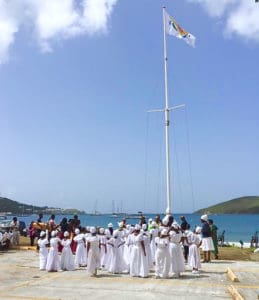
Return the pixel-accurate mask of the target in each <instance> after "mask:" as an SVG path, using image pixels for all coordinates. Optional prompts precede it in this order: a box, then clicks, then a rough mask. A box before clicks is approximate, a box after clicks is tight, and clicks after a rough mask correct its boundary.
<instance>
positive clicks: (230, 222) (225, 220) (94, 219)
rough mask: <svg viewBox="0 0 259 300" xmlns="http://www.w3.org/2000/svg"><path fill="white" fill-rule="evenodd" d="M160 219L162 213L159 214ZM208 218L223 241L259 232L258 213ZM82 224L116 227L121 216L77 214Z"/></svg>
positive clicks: (190, 218)
mask: <svg viewBox="0 0 259 300" xmlns="http://www.w3.org/2000/svg"><path fill="white" fill-rule="evenodd" d="M181 215H182V214H174V218H175V220H176V221H177V222H179V223H180V216H181ZM183 215H185V217H186V219H187V222H188V223H189V224H190V225H191V229H193V228H195V226H196V225H201V222H200V215H198V214H183ZM49 216H50V215H45V216H44V217H43V221H44V222H46V221H47V220H48V218H49ZM145 216H146V220H148V219H149V218H154V217H155V215H154V214H145ZM160 216H161V219H162V218H163V216H164V215H163V214H160ZM64 217H66V218H67V219H68V220H69V219H71V218H73V215H56V219H55V221H56V223H57V224H58V223H59V222H60V221H61V220H62V218H64ZM37 218H38V216H37V215H30V216H21V217H18V219H19V220H23V221H25V223H26V225H27V226H29V224H30V222H31V221H36V220H37ZM209 218H210V219H212V220H213V222H214V224H215V225H216V226H217V227H218V234H221V233H222V231H223V230H225V242H239V241H240V240H242V241H243V242H246V243H248V242H250V241H251V237H252V235H254V234H255V232H256V231H258V232H259V215H227V214H226V215H223V214H221V215H209ZM79 219H80V221H81V224H82V226H101V227H104V228H105V227H107V224H108V223H110V222H111V223H113V227H114V228H116V227H118V222H119V221H120V220H121V217H112V216H111V215H108V214H107V215H96V216H92V215H79ZM127 223H128V224H136V223H138V219H137V218H133V219H127Z"/></svg>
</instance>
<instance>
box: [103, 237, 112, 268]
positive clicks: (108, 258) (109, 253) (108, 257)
mask: <svg viewBox="0 0 259 300" xmlns="http://www.w3.org/2000/svg"><path fill="white" fill-rule="evenodd" d="M106 239H107V241H106V247H107V252H106V254H105V258H104V262H103V263H104V268H105V270H108V269H109V267H110V265H111V257H112V246H111V245H110V244H109V241H110V239H111V238H110V237H106Z"/></svg>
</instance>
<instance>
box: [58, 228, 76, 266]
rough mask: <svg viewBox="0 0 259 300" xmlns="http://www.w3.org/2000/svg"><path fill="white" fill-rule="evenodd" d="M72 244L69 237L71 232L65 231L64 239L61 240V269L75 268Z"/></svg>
mask: <svg viewBox="0 0 259 300" xmlns="http://www.w3.org/2000/svg"><path fill="white" fill-rule="evenodd" d="M70 244H71V240H70V239H69V232H68V231H65V232H64V239H63V240H62V241H61V245H62V246H63V248H62V252H61V270H63V271H74V270H75V262H74V257H73V254H72V250H71V247H70Z"/></svg>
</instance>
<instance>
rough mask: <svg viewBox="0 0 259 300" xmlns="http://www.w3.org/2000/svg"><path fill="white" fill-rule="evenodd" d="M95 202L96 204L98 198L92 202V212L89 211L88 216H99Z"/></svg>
mask: <svg viewBox="0 0 259 300" xmlns="http://www.w3.org/2000/svg"><path fill="white" fill-rule="evenodd" d="M97 204H98V200H97V199H96V200H95V203H94V210H93V213H91V214H90V216H100V215H101V213H100V212H99V211H97Z"/></svg>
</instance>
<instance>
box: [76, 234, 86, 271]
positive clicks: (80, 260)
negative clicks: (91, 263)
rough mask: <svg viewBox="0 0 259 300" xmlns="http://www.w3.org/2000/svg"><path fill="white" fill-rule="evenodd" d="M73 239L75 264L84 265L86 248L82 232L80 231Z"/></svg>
mask: <svg viewBox="0 0 259 300" xmlns="http://www.w3.org/2000/svg"><path fill="white" fill-rule="evenodd" d="M73 240H74V241H75V242H76V243H77V246H76V254H75V264H76V265H77V266H85V265H86V248H85V241H84V234H82V233H80V234H78V235H76V236H75V237H74V238H73Z"/></svg>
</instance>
